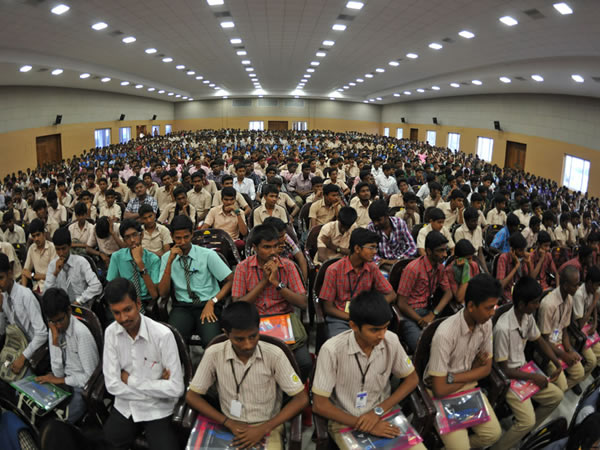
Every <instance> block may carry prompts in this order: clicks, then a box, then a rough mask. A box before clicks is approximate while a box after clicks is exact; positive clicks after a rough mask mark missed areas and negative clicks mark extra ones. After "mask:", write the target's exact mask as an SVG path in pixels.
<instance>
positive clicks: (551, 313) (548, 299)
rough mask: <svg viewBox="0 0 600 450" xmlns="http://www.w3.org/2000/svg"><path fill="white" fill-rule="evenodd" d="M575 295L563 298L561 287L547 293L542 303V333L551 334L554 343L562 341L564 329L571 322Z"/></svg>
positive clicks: (540, 319) (540, 322) (540, 311)
mask: <svg viewBox="0 0 600 450" xmlns="http://www.w3.org/2000/svg"><path fill="white" fill-rule="evenodd" d="M572 310H573V297H571V296H570V295H568V296H567V298H566V299H565V300H563V297H562V294H561V293H560V287H557V288H556V289H554V290H553V291H552V292H550V293H549V294H548V295H546V296H545V297H544V298H543V299H542V302H541V303H540V309H539V312H538V322H539V326H540V331H541V332H542V334H546V335H549V338H550V340H551V341H552V342H553V343H554V344H560V343H562V335H563V329H564V328H566V327H568V326H569V324H570V323H571V312H572Z"/></svg>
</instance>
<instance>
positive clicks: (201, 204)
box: [187, 189, 212, 218]
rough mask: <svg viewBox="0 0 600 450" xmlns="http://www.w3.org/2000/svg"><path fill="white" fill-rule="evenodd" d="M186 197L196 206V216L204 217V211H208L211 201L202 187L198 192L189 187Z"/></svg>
mask: <svg viewBox="0 0 600 450" xmlns="http://www.w3.org/2000/svg"><path fill="white" fill-rule="evenodd" d="M187 198H188V201H189V202H190V204H192V205H193V206H194V208H196V212H197V213H198V216H199V217H202V218H204V217H206V213H208V210H209V209H210V207H211V202H212V197H211V196H210V194H209V193H208V192H207V191H206V190H204V189H200V192H196V191H195V190H194V189H191V190H189V191H188V192H187Z"/></svg>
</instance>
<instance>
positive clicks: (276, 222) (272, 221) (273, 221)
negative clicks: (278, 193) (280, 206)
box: [262, 217, 286, 233]
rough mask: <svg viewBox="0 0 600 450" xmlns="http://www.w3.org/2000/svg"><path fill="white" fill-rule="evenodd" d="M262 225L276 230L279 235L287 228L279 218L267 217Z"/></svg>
mask: <svg viewBox="0 0 600 450" xmlns="http://www.w3.org/2000/svg"><path fill="white" fill-rule="evenodd" d="M262 224H263V225H268V226H270V227H273V228H275V229H276V230H277V231H278V232H279V233H281V232H282V231H284V230H285V228H286V225H285V223H284V222H283V220H281V219H280V218H279V217H267V218H266V219H265V220H264V222H263V223H262Z"/></svg>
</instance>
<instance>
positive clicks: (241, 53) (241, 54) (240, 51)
mask: <svg viewBox="0 0 600 450" xmlns="http://www.w3.org/2000/svg"><path fill="white" fill-rule="evenodd" d="M235 54H236V55H238V56H246V55H247V54H248V52H247V51H246V50H238V51H237V52H235Z"/></svg>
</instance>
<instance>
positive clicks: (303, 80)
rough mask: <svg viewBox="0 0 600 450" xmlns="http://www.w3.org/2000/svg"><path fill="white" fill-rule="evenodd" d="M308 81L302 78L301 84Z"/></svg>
mask: <svg viewBox="0 0 600 450" xmlns="http://www.w3.org/2000/svg"><path fill="white" fill-rule="evenodd" d="M307 81H308V80H307V79H306V78H302V79H301V80H300V82H301V83H306V82H307Z"/></svg>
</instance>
